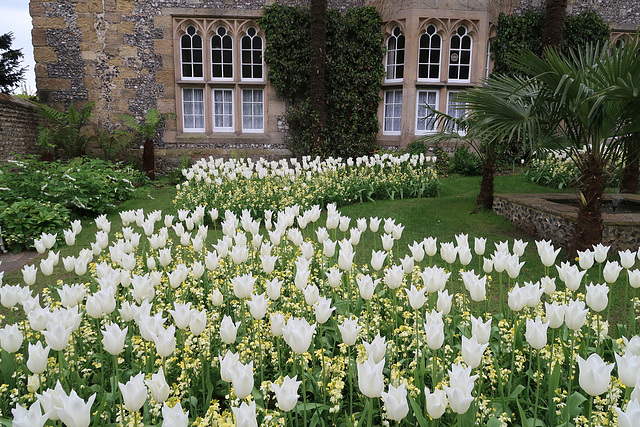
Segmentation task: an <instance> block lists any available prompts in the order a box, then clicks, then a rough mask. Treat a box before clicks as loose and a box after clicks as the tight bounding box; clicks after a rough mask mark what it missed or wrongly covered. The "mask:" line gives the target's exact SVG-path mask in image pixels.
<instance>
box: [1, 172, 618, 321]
mask: <svg viewBox="0 0 640 427" xmlns="http://www.w3.org/2000/svg"><path fill="white" fill-rule="evenodd" d="M478 188H479V178H478V177H461V176H452V177H447V178H443V179H442V189H441V192H440V194H439V196H438V197H435V198H423V199H403V200H384V201H375V202H370V203H362V204H355V205H350V206H344V207H342V208H340V211H341V213H342V214H343V215H347V216H350V217H351V218H353V220H352V223H351V226H355V221H356V218H361V217H364V218H369V217H379V218H388V217H390V218H394V219H395V221H396V222H397V223H402V224H403V225H404V226H405V229H404V232H403V235H402V239H401V240H400V241H399V242H397V243H396V247H397V250H398V251H399V252H398V254H399V255H400V256H403V255H404V254H407V253H409V250H408V245H410V244H411V243H412V242H413V241H418V242H420V241H422V240H423V239H424V238H426V237H429V236H432V237H436V238H437V239H438V242H450V241H455V236H456V235H458V234H462V233H464V234H468V236H469V242H470V245H471V247H472V249H473V240H474V237H486V238H487V250H486V253H485V256H490V254H491V253H493V251H494V243H497V242H501V241H505V240H508V241H509V242H510V244H509V247H510V248H511V247H512V242H513V240H514V239H522V240H524V241H526V242H528V246H527V249H526V251H525V254H524V256H523V257H522V260H523V261H525V265H524V267H523V268H522V271H521V274H520V276H519V282H520V283H523V282H524V281H537V280H539V279H540V277H542V276H544V275H545V270H544V267H543V265H542V264H541V263H540V260H539V257H538V255H537V250H536V246H535V241H534V239H533V238H532V237H530V236H527V235H526V234H524V233H523V232H521V231H520V230H518V229H517V228H515V227H514V226H513V225H512V224H511V223H510V222H509V221H507V220H506V219H504V218H503V217H501V216H499V215H496V214H495V213H493V212H490V211H480V212H476V211H475V199H476V196H477V193H478ZM570 191H571V190H569V192H570ZM552 192H553V193H558V192H567V191H566V190H564V191H563V190H557V189H551V188H548V187H542V186H539V185H537V184H533V183H531V182H528V181H526V180H525V179H524V176H523V175H521V174H512V175H502V176H497V177H496V180H495V193H496V194H499V193H552ZM175 193H176V190H175V188H174V187H170V186H148V187H145V188H142V189H140V190H138V192H137V194H136V196H135V197H134V198H133V199H131V200H129V201H127V202H125V203H123V204H122V205H121V206H120V207H119V208H118V209H114V210H112V211H110V212H107V218H108V219H109V220H110V221H111V222H112V229H118V228H119V227H120V226H121V220H120V216H119V212H121V211H123V210H131V209H140V208H142V209H144V210H145V212H151V211H153V210H156V209H159V210H161V211H162V212H163V213H175V209H174V207H173V205H172V200H173V198H174V197H175ZM324 222H325V217H324V216H323V217H322V218H321V219H320V221H319V222H318V224H320V225H324ZM96 231H97V228H96V226H95V223H94V222H93V220H89V219H87V220H85V221H83V231H82V233H81V234H80V235H79V236H78V239H77V242H76V245H75V246H74V247H67V246H64V245H62V246H61V247H60V248H59V249H60V257H64V256H69V255H75V254H76V253H77V251H78V248H83V247H89V245H90V243H91V242H92V241H94V240H95V233H96ZM209 235H210V236H209V242H215V241H216V240H217V238H219V237H220V230H219V227H218V229H213V228H212V227H210V233H209ZM338 237H340V234H339V235H338ZM143 238H144V237H143ZM373 248H376V249H380V248H381V243H380V242H378V241H373V239H372V238H371V235H370V234H369V235H367V234H366V233H365V234H364V236H363V240H362V243H361V244H360V245H359V247H358V248H357V251H356V252H357V260H358V263H362V262H366V263H368V262H369V261H370V258H371V250H372V249H373ZM566 256H567V255H566V252H565V251H562V252H561V253H560V255H559V256H558V258H557V263H559V262H560V261H565V260H566ZM609 258H610V259H618V256H617V254H610V256H609ZM434 261H437V262H438V265H441V266H444V265H445V264H444V262H443V261H442V260H441V259H440V257H439V256H438V255H436V256H435V257H434ZM479 261H481V260H479V259H478V257H477V256H476V255H475V254H474V259H473V260H472V262H471V264H470V265H469V266H467V267H466V269H475V270H476V272H478V271H479V268H480V265H481V264H480V262H479ZM570 261H571V262H575V260H570ZM34 262H36V263H37V262H38V261H37V260H34ZM451 268H452V270H453V271H454V272H457V271H458V270H459V269H461V268H462V265H461V264H459V262H457V263H456V264H454V265H453V266H451ZM549 275H550V276H551V277H556V276H557V272H556V271H555V269H553V270H551V271H549ZM494 276H497V275H496V274H495V273H494ZM503 276H504V279H503V280H504V286H505V287H506V286H512V285H513V284H514V282H509V281H508V276H507V274H506V272H505V273H504V274H503ZM38 278H39V280H38V282H37V283H36V285H35V286H34V293H36V292H38V291H39V290H40V289H42V286H43V283H55V282H56V281H57V280H59V279H61V280H63V281H67V282H68V283H73V280H74V277H73V275H72V274H69V273H66V272H65V271H64V268H63V267H62V262H61V263H60V264H59V265H58V267H56V269H55V271H54V274H53V276H52V277H51V278H46V279H43V276H42V274H41V273H39V275H38ZM598 279H599V278H598V270H597V267H596V266H594V267H593V268H592V269H591V270H590V271H589V273H588V274H587V275H586V276H585V278H584V279H583V285H582V287H581V290H582V292H584V284H588V283H590V282H594V283H595V282H597V281H598ZM4 283H9V284H14V283H22V274H21V272H20V271H14V272H12V273H10V274H7V275H6V276H5V280H4ZM38 284H40V287H38ZM557 285H558V287H562V286H563V285H562V284H561V283H560V282H559V281H557ZM450 286H451V291H458V290H460V289H461V288H462V284H461V281H460V280H459V277H458V275H457V274H454V275H452V280H451V282H450ZM494 286H496V284H495V283H494V284H490V285H489V289H488V291H487V294H488V295H490V296H492V297H493V298H497V295H499V292H497V291H496V290H495V289H494V290H491V288H492V287H494ZM623 286H626V273H625V272H623V273H621V275H620V278H619V280H618V282H617V283H616V284H614V285H613V286H612V290H611V291H610V298H611V304H612V309H611V323H612V324H616V323H624V322H626V321H627V317H626V315H625V314H624V311H623V309H624V307H625V306H626V304H625V301H624V295H625V293H624V292H622V291H619V290H620V289H622V287H623ZM496 304H497V301H496V300H495V299H494V301H493V306H494V308H495V309H496V310H497V309H498V307H497V305H496ZM13 313H15V312H13ZM0 314H3V315H7V314H8V313H7V312H6V311H4V312H3V311H0ZM7 320H10V319H7ZM610 330H613V328H610Z"/></svg>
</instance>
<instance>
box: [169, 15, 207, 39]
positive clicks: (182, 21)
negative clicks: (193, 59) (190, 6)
mask: <svg viewBox="0 0 640 427" xmlns="http://www.w3.org/2000/svg"><path fill="white" fill-rule="evenodd" d="M189 26H192V27H194V28H195V29H196V33H198V34H199V35H200V37H202V38H203V39H204V38H206V34H207V33H206V29H205V27H204V26H203V22H202V21H197V20H194V19H191V18H178V19H177V20H176V37H177V38H180V36H182V35H183V34H185V33H186V32H187V28H188V27H189Z"/></svg>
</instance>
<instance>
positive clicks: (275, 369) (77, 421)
mask: <svg viewBox="0 0 640 427" xmlns="http://www.w3.org/2000/svg"><path fill="white" fill-rule="evenodd" d="M207 214H208V212H207V211H206V210H205V209H204V207H199V208H197V209H195V210H193V211H182V212H180V213H179V214H178V218H177V219H176V218H175V217H174V216H172V215H164V216H163V215H162V214H161V213H160V212H159V211H154V212H148V213H146V214H145V212H143V211H141V210H140V211H128V212H122V213H121V217H122V220H123V223H124V226H125V228H123V229H118V230H115V229H114V230H112V229H111V228H112V227H111V224H110V223H109V222H108V221H107V220H106V219H105V218H104V217H99V218H98V219H97V220H96V224H97V225H98V228H99V229H100V231H99V232H98V233H97V234H96V241H95V243H93V244H92V248H91V249H88V248H85V249H81V250H80V251H79V252H78V256H77V257H69V258H65V259H62V260H60V263H61V264H62V265H64V267H65V268H66V269H67V270H68V271H70V272H74V274H75V277H74V279H73V280H70V281H69V283H73V282H77V283H78V284H75V285H69V284H62V283H61V282H59V283H57V284H51V285H53V286H51V287H49V288H48V289H46V290H45V291H44V292H43V293H42V294H40V295H36V296H33V297H32V296H30V291H29V286H30V285H33V284H34V283H35V282H36V281H37V280H40V281H41V282H42V281H44V282H45V283H46V282H47V280H48V278H47V275H48V274H51V271H52V270H53V268H54V264H56V263H57V261H58V260H57V255H56V253H54V252H52V251H49V252H48V254H47V257H46V258H44V259H43V260H42V261H41V262H40V272H37V268H36V267H35V266H27V267H25V269H24V273H23V274H24V281H25V284H24V285H23V284H15V285H9V284H7V285H4V286H3V287H2V288H1V289H2V290H1V291H0V299H1V302H2V304H3V305H4V306H5V307H13V308H12V310H16V311H17V310H18V307H20V306H21V311H22V312H24V313H25V314H26V320H21V321H18V322H17V323H14V324H7V325H5V326H4V328H3V329H0V347H2V349H3V350H2V353H1V354H0V357H1V363H0V375H1V376H0V384H1V385H0V393H2V396H3V399H2V400H0V410H1V411H2V413H1V414H0V419H7V418H13V419H14V420H15V421H18V420H25V419H26V417H27V416H28V415H27V414H28V412H27V410H26V409H24V407H27V406H30V405H31V406H30V407H31V408H32V409H31V410H30V411H33V412H31V414H32V416H33V418H30V419H31V420H35V419H36V418H37V417H36V415H39V416H42V412H41V408H40V406H39V405H42V406H43V408H44V412H45V413H46V415H44V417H45V418H42V421H41V422H40V424H39V425H42V423H44V422H45V419H46V418H49V419H53V420H55V419H57V418H60V419H61V420H62V421H63V422H65V423H66V424H67V425H73V426H87V425H89V424H91V425H108V424H110V423H116V422H117V423H120V422H122V421H124V422H125V423H126V425H132V424H133V425H139V424H144V425H159V424H160V423H163V425H165V426H181V425H188V424H190V425H230V424H232V423H233V422H234V421H235V422H236V424H237V425H241V426H252V425H258V424H260V425H287V426H291V425H305V426H306V425H314V424H323V423H324V425H351V424H356V423H358V424H359V425H384V424H386V423H388V422H391V421H393V420H398V421H400V422H402V423H403V424H404V425H411V426H414V425H420V426H426V425H431V424H432V423H431V420H437V421H436V422H437V423H439V424H440V425H443V426H445V425H454V424H456V423H457V424H459V425H488V426H499V425H514V424H520V425H522V424H523V423H525V422H526V421H525V420H527V419H536V418H537V419H539V420H540V421H541V422H542V423H544V425H559V424H561V423H563V422H565V421H567V420H569V421H570V422H571V423H575V424H576V425H587V423H588V422H590V421H591V422H593V425H607V424H609V425H616V423H620V425H624V426H627V425H629V426H630V425H637V424H636V423H637V421H638V410H637V408H638V403H637V401H638V398H639V395H638V390H639V389H640V388H638V387H636V388H635V390H634V386H636V384H637V381H638V373H639V372H640V369H638V366H639V364H640V337H638V336H632V333H627V332H625V331H627V330H634V329H635V312H634V311H632V310H630V307H628V306H627V307H624V309H625V310H628V312H629V313H634V315H633V316H631V318H632V320H630V321H629V325H628V328H625V327H620V328H619V329H616V328H611V327H609V325H608V322H607V318H608V309H607V303H608V293H607V292H608V289H609V288H608V286H609V285H608V284H610V285H611V286H616V289H622V288H623V287H624V290H623V291H624V292H629V291H630V289H629V287H631V288H632V289H631V291H632V292H633V296H634V298H633V299H631V298H628V299H627V300H632V302H633V305H634V306H635V305H637V304H638V299H637V292H636V288H638V287H639V286H640V270H638V269H634V268H633V267H634V266H635V265H636V263H637V258H636V255H637V254H636V252H631V251H627V252H622V253H620V254H619V256H620V263H618V262H617V261H613V262H611V261H606V257H607V251H606V249H607V248H604V247H597V248H595V250H594V251H592V252H585V253H581V254H580V258H579V262H578V265H579V266H578V265H570V264H568V263H562V264H560V265H555V261H556V256H557V254H558V250H555V249H554V248H553V247H552V246H551V244H549V243H548V242H537V244H538V248H537V249H538V253H539V255H540V258H541V262H542V263H543V264H544V265H545V266H546V271H547V275H546V276H545V277H541V278H540V280H539V281H538V282H536V283H518V278H519V275H520V270H521V268H522V267H523V263H522V262H520V261H519V257H520V255H522V253H523V252H524V250H525V246H526V244H524V243H523V242H522V241H514V242H513V244H512V245H511V244H509V243H508V242H502V243H500V244H498V245H496V248H495V250H494V251H493V253H492V254H489V252H491V251H490V250H488V249H489V248H485V244H486V241H485V240H483V239H481V238H475V239H474V240H473V242H470V241H469V238H468V237H467V236H466V235H459V236H457V237H456V241H455V242H437V241H436V240H435V239H433V238H429V237H427V238H425V239H424V240H422V241H420V242H414V243H413V244H411V245H410V246H409V248H408V250H407V251H406V252H408V253H410V254H411V255H406V256H403V257H400V256H399V255H398V254H399V253H400V252H401V251H402V252H404V249H405V248H399V247H398V246H399V245H398V242H397V241H398V240H399V239H400V238H401V236H402V233H403V226H402V225H401V224H395V222H394V221H393V220H392V219H386V220H384V221H382V223H381V221H380V220H379V219H377V218H366V219H365V218H359V219H350V218H348V217H343V216H341V215H340V214H339V212H338V211H337V210H336V209H335V206H333V205H330V206H329V209H328V212H327V217H326V221H325V220H322V221H321V220H320V218H321V212H320V209H319V207H317V206H315V207H311V208H310V209H308V210H305V209H301V208H299V207H295V208H287V209H284V210H282V211H279V212H277V213H276V214H274V215H273V216H269V215H268V216H267V219H268V222H267V224H270V225H268V226H267V229H264V228H260V222H259V221H257V220H256V219H254V218H252V217H251V215H250V214H249V213H248V211H245V212H244V213H243V214H242V215H240V216H236V215H235V214H233V213H231V212H227V213H225V214H224V215H223V218H224V220H223V221H222V224H221V227H222V232H223V235H220V234H219V233H218V232H217V231H214V230H209V228H208V227H207V226H205V225H203V220H204V218H205V215H207ZM294 224H296V225H297V227H296V226H294ZM79 232H81V231H80V229H79V223H75V224H74V225H73V226H72V228H71V229H70V230H69V233H73V234H78V233H79ZM214 234H215V235H216V237H220V238H219V239H217V240H216V238H214V237H213V235H214ZM211 239H213V241H215V243H214V242H212V241H211ZM53 241H55V239H53ZM42 242H43V244H45V245H46V246H49V243H51V244H53V242H52V240H51V238H50V237H49V236H44V238H43V239H42ZM438 243H439V244H438ZM612 255H613V254H612ZM620 264H622V266H621V265H620ZM474 268H475V271H474V270H473V269H474ZM480 269H482V270H483V272H481V273H477V272H478V271H480ZM623 270H626V271H624V272H623ZM621 272H622V274H621ZM556 273H557V274H556ZM585 274H589V277H591V278H595V277H598V278H600V280H598V281H599V282H601V283H603V284H602V285H591V286H587V287H586V288H585V287H584V285H583V284H582V282H583V281H585V282H586V279H584V277H585ZM43 276H44V277H43ZM592 280H593V279H592ZM621 291H622V290H621ZM41 303H43V304H44V308H40V304H41ZM587 307H588V308H587ZM490 308H491V309H492V310H489V309H490ZM541 319H544V321H545V322H543V321H542V320H541ZM618 331H620V332H622V333H624V334H626V336H625V337H624V338H620V339H613V338H612V337H611V336H612V335H613V334H614V333H618ZM601 357H602V358H604V360H605V361H604V362H603V361H602V359H601ZM581 359H584V360H585V361H586V362H582V361H581ZM576 360H577V361H578V363H576ZM613 362H615V363H616V366H617V368H615V369H616V370H615V371H614V372H613V375H611V372H612V369H614V365H613ZM567 378H572V380H571V381H568V380H567ZM117 383H120V384H119V386H118V384H117ZM632 391H633V392H632ZM592 396H594V397H592ZM33 402H38V403H33ZM18 405H22V407H20V406H18ZM614 408H623V409H626V413H621V412H620V410H619V409H615V410H614ZM187 411H188V413H187ZM634 411H635V412H634ZM10 412H13V416H10V415H9V413H10ZM625 417H626V418H625ZM31 422H32V423H34V425H36V424H35V421H31ZM625 423H626V424H625ZM538 424H539V423H538Z"/></svg>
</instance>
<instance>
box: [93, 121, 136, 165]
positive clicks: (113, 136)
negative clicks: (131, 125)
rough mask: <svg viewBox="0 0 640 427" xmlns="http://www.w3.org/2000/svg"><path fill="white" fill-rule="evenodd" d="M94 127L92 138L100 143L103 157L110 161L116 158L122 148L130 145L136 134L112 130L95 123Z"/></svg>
mask: <svg viewBox="0 0 640 427" xmlns="http://www.w3.org/2000/svg"><path fill="white" fill-rule="evenodd" d="M93 128H94V129H93V135H92V136H91V138H90V139H91V141H94V142H95V143H96V144H98V147H100V148H102V152H103V158H104V159H105V160H109V161H113V160H115V159H116V158H117V157H118V154H120V153H121V152H122V150H124V149H125V148H127V146H130V145H131V144H132V142H133V137H134V136H135V134H133V133H131V132H125V131H121V130H116V131H110V130H109V129H107V128H104V127H101V126H98V125H94V126H93Z"/></svg>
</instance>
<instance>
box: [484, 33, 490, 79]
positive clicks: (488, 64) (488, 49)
mask: <svg viewBox="0 0 640 427" xmlns="http://www.w3.org/2000/svg"><path fill="white" fill-rule="evenodd" d="M490 68H491V39H489V40H487V69H486V71H485V73H484V77H485V78H487V79H488V78H489V74H490V72H489V69H490Z"/></svg>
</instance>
